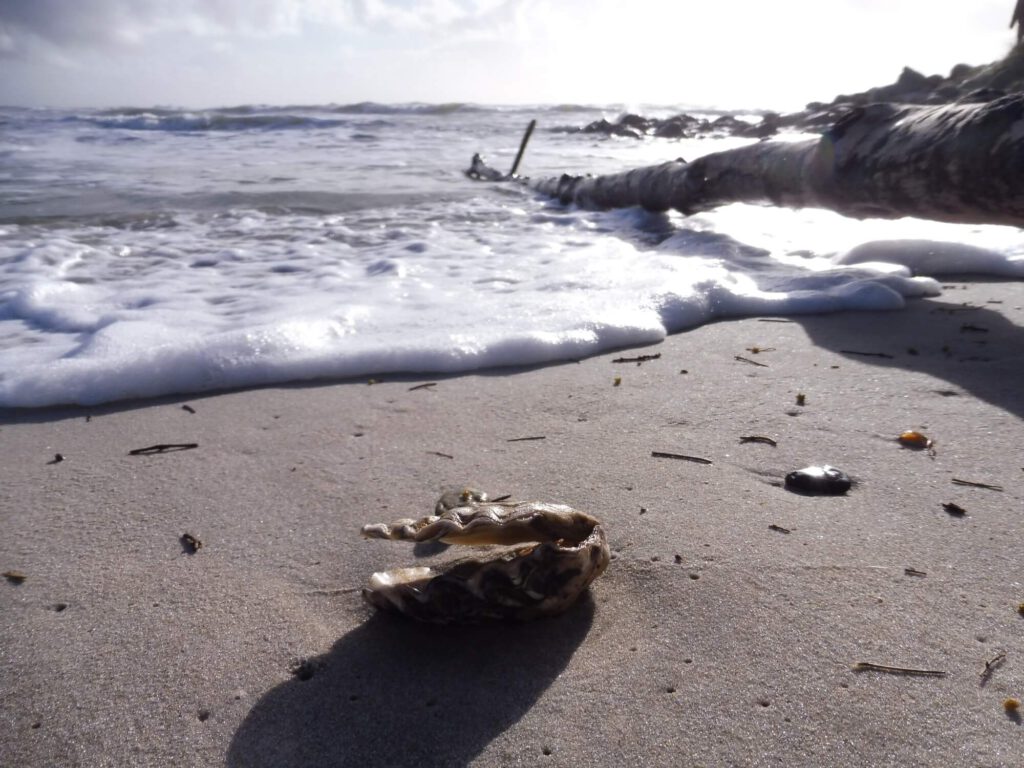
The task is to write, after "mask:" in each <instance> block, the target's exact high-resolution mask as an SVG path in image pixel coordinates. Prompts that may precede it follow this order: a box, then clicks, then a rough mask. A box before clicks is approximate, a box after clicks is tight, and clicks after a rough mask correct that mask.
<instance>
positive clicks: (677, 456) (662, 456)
mask: <svg viewBox="0 0 1024 768" xmlns="http://www.w3.org/2000/svg"><path fill="white" fill-rule="evenodd" d="M651 456H653V457H654V458H656V459H679V460H680V461H692V462H693V463H694V464H711V463H712V461H711V459H702V458H701V457H700V456H687V455H685V454H682V453H666V452H665V451H651Z"/></svg>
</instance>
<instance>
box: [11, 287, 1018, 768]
mask: <svg viewBox="0 0 1024 768" xmlns="http://www.w3.org/2000/svg"><path fill="white" fill-rule="evenodd" d="M949 286H950V287H949V288H948V289H947V291H946V293H945V295H944V296H943V297H942V298H940V299H936V300H924V301H916V302H913V303H912V304H911V305H910V306H909V307H908V309H907V310H905V311H902V312H891V313H869V314H842V315H831V316H813V317H805V318H797V319H794V320H792V321H790V322H766V321H763V320H759V319H746V320H741V321H730V322H724V323H718V324H713V325H710V326H706V327H703V328H699V329H697V330H694V331H692V332H689V333H685V334H680V335H677V336H674V337H672V338H670V339H668V340H667V341H666V342H665V343H663V344H660V345H658V346H655V347H651V348H647V349H643V350H629V351H627V352H623V353H621V355H625V356H636V355H639V354H644V353H646V354H655V353H660V355H661V357H660V358H659V359H657V360H652V361H650V362H647V363H644V364H643V365H636V364H613V363H612V360H613V358H616V357H619V356H621V355H615V354H609V355H602V356H600V357H596V358H593V359H588V360H585V361H582V362H580V363H578V364H565V365H557V366H550V367H544V368H539V369H533V370H525V371H496V372H488V373H481V374H476V375H466V376H459V377H452V378H404V379H397V378H387V379H386V380H384V381H383V382H380V383H375V384H373V385H368V384H367V383H366V382H365V381H361V382H348V383H340V384H339V383H335V384H330V385H310V386H295V387H278V388H267V389H260V390H253V391H243V392H234V393H227V394H217V395H210V396H205V397H189V398H174V399H165V400H160V401H147V402H143V403H130V404H119V405H112V406H107V407H99V408H90V409H47V410H42V411H27V412H17V413H7V414H4V416H3V418H2V420H0V466H2V468H3V469H2V472H3V483H2V486H0V508H2V518H0V519H2V523H3V539H2V542H0V569H2V570H4V571H8V570H15V571H20V572H22V573H23V574H24V575H25V577H26V578H25V580H24V582H23V583H21V584H14V583H12V582H11V581H9V580H5V581H2V582H0V611H2V613H0V659H2V678H0V706H2V713H0V765H3V766H72V765H81V766H107V765H110V766H191V765H195V766H213V765H225V764H226V765H228V766H342V765H344V766H406V765H408V766H417V767H418V768H426V767H427V766H433V765H438V766H462V765H480V766H492V765H494V766H506V765H510V766H511V765H522V766H535V765H541V766H574V768H576V767H578V766H695V765H705V766H718V765H737V766H746V765H780V766H802V765H807V766H821V765H872V766H882V765H892V766H935V765H957V766H959V765H970V766H1010V765H1020V762H1021V760H1022V755H1024V727H1022V726H1021V723H1020V721H1019V720H1015V719H1013V718H1012V717H1010V716H1008V714H1007V712H1006V711H1004V706H1003V704H1004V700H1005V699H1007V698H1008V697H1024V639H1022V638H1024V615H1020V614H1019V613H1018V605H1019V604H1021V603H1024V569H1022V567H1021V560H1022V546H1021V545H1022V542H1024V504H1022V500H1024V472H1022V467H1024V455H1022V452H1021V442H1022V439H1024V429H1022V426H1021V416H1022V412H1024V394H1022V389H1021V382H1022V381H1024V331H1022V328H1021V324H1022V323H1024V311H1022V309H1021V306H1022V304H1024V297H1022V294H1021V286H1020V284H1019V283H997V282H964V281H962V280H958V281H950V283H949ZM962 302H970V303H971V304H972V305H973V306H974V307H975V308H974V309H970V310H966V311H964V310H963V307H962V306H961V303H962ZM972 328H974V329H977V330H972ZM981 329H984V330H981ZM752 348H757V349H758V350H759V351H756V352H755V351H751V350H752ZM851 351H852V352H869V353H883V354H885V355H889V357H880V356H865V355H858V354H852V353H851ZM737 356H741V357H744V358H747V359H748V360H751V361H754V362H756V363H760V364H761V365H754V364H752V363H750V362H744V361H742V360H738V359H737ZM684 369H685V371H687V372H685V373H683V372H682V371H683V370H684ZM616 377H621V384H620V385H619V386H614V380H615V379H616ZM427 381H434V382H436V385H435V386H432V387H426V388H422V389H410V388H411V387H413V386H414V385H416V384H420V383H424V382H427ZM800 393H802V394H804V395H805V396H806V401H805V405H803V406H798V405H796V397H797V395H798V394H800ZM185 404H187V405H189V406H190V407H191V408H192V409H194V411H195V412H194V413H191V412H189V411H188V410H185V409H184V408H183V406H184V405H185ZM911 428H914V429H919V430H921V431H923V432H925V433H926V434H928V435H929V436H930V437H932V438H934V439H935V441H936V445H935V447H936V451H935V454H934V455H929V454H928V453H927V452H922V451H912V450H907V449H903V448H900V447H899V446H898V445H897V444H896V443H895V442H894V438H895V437H896V436H897V434H898V433H899V432H901V431H902V430H904V429H911ZM749 435H761V436H767V437H771V438H773V439H774V440H776V441H777V442H778V445H777V447H772V446H770V445H767V444H761V443H746V444H741V442H740V437H742V436H749ZM523 437H536V438H541V437H542V438H543V439H535V440H523V441H515V442H513V439H514V438H523ZM182 442H188V443H191V442H195V443H198V444H199V447H198V448H196V449H193V450H186V451H178V452H169V453H163V454H158V455H150V456H130V455H128V451H129V450H131V449H135V448H142V447H145V446H149V445H153V444H157V443H182ZM652 451H668V452H677V453H683V454H689V455H696V456H701V457H705V458H707V459H710V460H711V461H712V462H713V463H712V464H710V465H700V464H694V463H690V462H685V461H678V460H672V459H659V458H654V457H652V456H651V452H652ZM56 453H60V454H62V455H63V457H64V460H63V461H61V462H59V463H50V462H51V461H53V459H54V456H55V454H56ZM823 462H824V463H830V464H833V465H836V466H839V467H841V468H843V469H845V470H846V471H847V472H849V473H850V474H851V475H853V476H854V477H855V479H856V480H857V481H858V482H857V484H856V486H855V487H854V489H853V490H852V491H851V492H850V493H849V494H848V495H847V496H845V497H838V498H828V497H809V496H800V495H796V494H793V493H790V492H788V491H786V490H784V489H783V488H782V487H781V486H780V484H781V480H782V478H783V476H784V474H785V473H786V472H787V471H790V470H793V469H796V468H799V467H802V466H805V465H808V464H815V463H823ZM954 478H959V479H963V480H969V481H974V482H980V483H988V484H994V485H998V486H1001V487H1002V488H1003V490H1002V491H999V490H990V489H985V488H978V487H967V486H960V485H956V484H954V483H953V482H952V481H953V479H954ZM464 484H472V485H475V486H478V487H481V488H484V489H487V490H489V491H490V492H491V493H492V494H495V495H497V494H505V493H512V494H514V495H515V497H516V498H520V499H541V500H547V501H559V502H564V503H568V504H571V505H573V506H576V507H578V508H580V509H584V510H587V511H589V512H591V513H593V514H595V515H597V516H598V517H600V518H601V519H602V520H603V521H604V522H605V525H606V528H607V530H608V533H609V538H610V542H611V545H612V548H613V551H614V553H615V559H614V560H613V562H612V564H611V567H610V568H609V570H608V572H607V573H606V574H605V575H604V576H603V577H602V578H600V579H599V580H598V581H597V582H595V584H594V586H593V588H592V590H591V594H590V596H589V597H588V598H587V599H585V600H584V601H583V603H582V604H581V605H579V606H578V607H577V608H575V609H574V610H573V611H571V612H570V613H568V614H566V615H565V616H563V617H560V618H557V619H552V620H548V621H541V622H535V623H532V624H526V625H516V626H482V627H471V628H432V627H425V626H420V625H414V624H411V623H408V622H405V621H402V620H400V619H393V618H387V617H381V616H376V615H374V614H373V613H372V612H371V611H370V609H368V608H367V607H365V606H364V605H363V603H362V601H361V598H360V595H359V593H358V589H359V588H360V587H361V586H362V585H363V584H364V583H365V582H366V580H367V578H368V577H369V575H370V573H371V572H373V571H374V570H379V569H381V568H383V567H391V566H396V565H400V564H404V563H409V562H412V560H413V552H412V549H411V548H410V547H409V546H408V545H405V544H396V543H390V542H380V541H365V540H362V539H361V538H360V536H359V527H360V525H361V524H363V523H365V522H373V521H381V520H389V519H394V518H398V517H404V516H418V515H420V514H424V513H427V512H428V511H429V510H430V509H431V508H432V506H433V502H434V500H435V498H436V497H437V496H438V495H439V493H440V491H441V490H442V489H444V488H447V487H452V486H460V485H464ZM948 502H955V503H956V504H959V505H960V506H961V507H963V508H964V509H966V510H967V516H966V517H962V518H958V517H954V516H952V515H950V514H948V513H947V512H946V511H944V509H943V507H942V504H943V503H948ZM770 525H775V526H779V527H781V528H784V529H786V530H788V531H789V533H784V532H782V531H780V530H775V529H772V528H770V527H769V526H770ZM185 532H188V533H191V534H193V535H195V536H196V537H198V538H199V539H200V540H201V541H202V544H203V546H202V548H201V549H200V550H199V551H198V552H197V553H195V554H186V553H185V552H184V550H183V547H182V545H181V543H180V542H179V537H180V536H181V535H182V534H183V533H185ZM907 568H912V569H916V570H917V571H919V572H921V573H922V574H924V575H909V574H908V573H907V572H906V570H905V569H907ZM1000 653H1005V654H1006V657H1005V660H1004V661H1003V662H1002V663H1001V664H998V665H994V666H993V669H992V670H991V674H990V675H989V676H988V677H987V678H983V677H982V676H981V673H982V671H983V669H984V667H985V662H986V661H988V660H991V659H993V658H996V657H997V655H998V654H1000ZM862 661H870V662H876V663H883V664H891V665H901V666H906V667H914V668H921V669H930V670H939V671H944V672H946V673H947V675H946V676H945V677H944V678H936V677H914V676H905V675H897V674H886V673H880V672H855V671H853V669H852V667H853V665H854V664H855V663H857V662H862ZM296 671H299V672H301V673H302V674H300V675H297V674H295V672H296ZM302 678H308V679H302Z"/></svg>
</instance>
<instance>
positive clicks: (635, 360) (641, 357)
mask: <svg viewBox="0 0 1024 768" xmlns="http://www.w3.org/2000/svg"><path fill="white" fill-rule="evenodd" d="M660 357H661V352H657V353H655V354H653V355H639V356H638V357H616V358H615V359H614V360H612V362H613V363H636V364H637V365H640V364H641V363H647V362H650V361H651V360H657V359H659V358H660Z"/></svg>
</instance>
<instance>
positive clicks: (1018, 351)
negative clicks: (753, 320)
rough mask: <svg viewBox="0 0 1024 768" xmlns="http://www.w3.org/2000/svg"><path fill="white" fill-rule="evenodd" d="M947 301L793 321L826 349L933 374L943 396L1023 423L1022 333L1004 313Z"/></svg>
mask: <svg viewBox="0 0 1024 768" xmlns="http://www.w3.org/2000/svg"><path fill="white" fill-rule="evenodd" d="M960 282H964V279H963V278H960ZM968 282H973V281H971V280H969V279H968ZM978 282H999V281H996V280H992V279H991V278H987V279H983V280H979V281H978ZM949 295H950V294H947V295H946V296H943V297H942V298H941V299H923V300H920V301H914V302H912V303H911V304H909V305H908V307H907V308H906V309H905V310H901V311H896V312H865V313H849V312H844V313H839V314H835V315H808V316H803V317H801V316H794V317H793V318H792V319H793V322H797V323H800V324H801V325H802V326H803V328H804V330H805V331H806V333H807V336H808V338H809V340H810V341H811V342H812V343H813V344H814V345H815V346H817V347H819V348H821V349H827V350H829V351H832V352H836V353H838V354H841V355H843V356H845V357H848V358H849V359H850V360H857V361H859V362H862V363H870V364H872V365H876V366H878V367H879V368H888V369H899V370H905V371H913V372H917V373H924V374H927V375H929V376H932V377H933V378H935V379H936V380H937V381H936V386H935V389H934V393H935V394H936V395H937V396H939V395H941V396H955V395H960V394H969V395H972V396H974V397H976V398H978V399H980V400H984V401H985V402H988V403H990V404H992V405H994V406H996V407H998V408H1001V409H1002V410H1004V411H1006V412H1007V413H1009V414H1012V415H1014V416H1017V417H1018V418H1024V398H1022V397H1021V395H1020V386H1019V382H1020V380H1021V377H1022V376H1024V328H1022V327H1021V326H1019V325H1017V324H1016V323H1014V322H1013V321H1012V320H1010V319H1008V318H1007V317H1006V316H1005V315H1004V314H1002V313H1001V312H999V311H995V310H993V309H989V308H987V307H983V306H965V305H963V304H956V303H953V302H950V301H947V300H945V299H946V298H947V296H949ZM952 295H953V296H955V294H952Z"/></svg>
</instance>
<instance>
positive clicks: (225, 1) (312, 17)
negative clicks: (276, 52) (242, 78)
mask: <svg viewBox="0 0 1024 768" xmlns="http://www.w3.org/2000/svg"><path fill="white" fill-rule="evenodd" d="M501 5H502V1H501V0H0V55H6V56H25V57H29V56H31V55H32V54H33V53H36V52H38V51H39V50H40V48H45V47H47V46H49V47H51V48H56V49H61V50H63V51H64V52H67V51H68V49H75V48H78V49H101V50H102V49H109V48H111V47H123V46H133V45H139V44H142V43H144V42H145V41H146V40H147V39H148V38H151V37H153V36H155V35H158V34H166V33H173V34H184V35H189V36H192V37H198V38H224V37H232V36H244V37H262V38H267V37H277V36H285V35H294V34H298V33H299V32H301V31H302V30H303V27H304V26H306V25H319V26H323V25H327V26H332V27H335V28H339V29H342V30H345V31H346V32H349V33H352V32H360V31H363V32H366V31H377V32H385V33H386V32H388V31H403V30H415V31H426V30H432V29H440V28H448V27H453V26H458V25H460V24H464V23H467V22H471V21H472V20H473V19H478V18H482V17H485V16H487V15H489V14H490V13H491V12H492V11H493V10H494V9H495V8H496V7H498V6H501Z"/></svg>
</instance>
